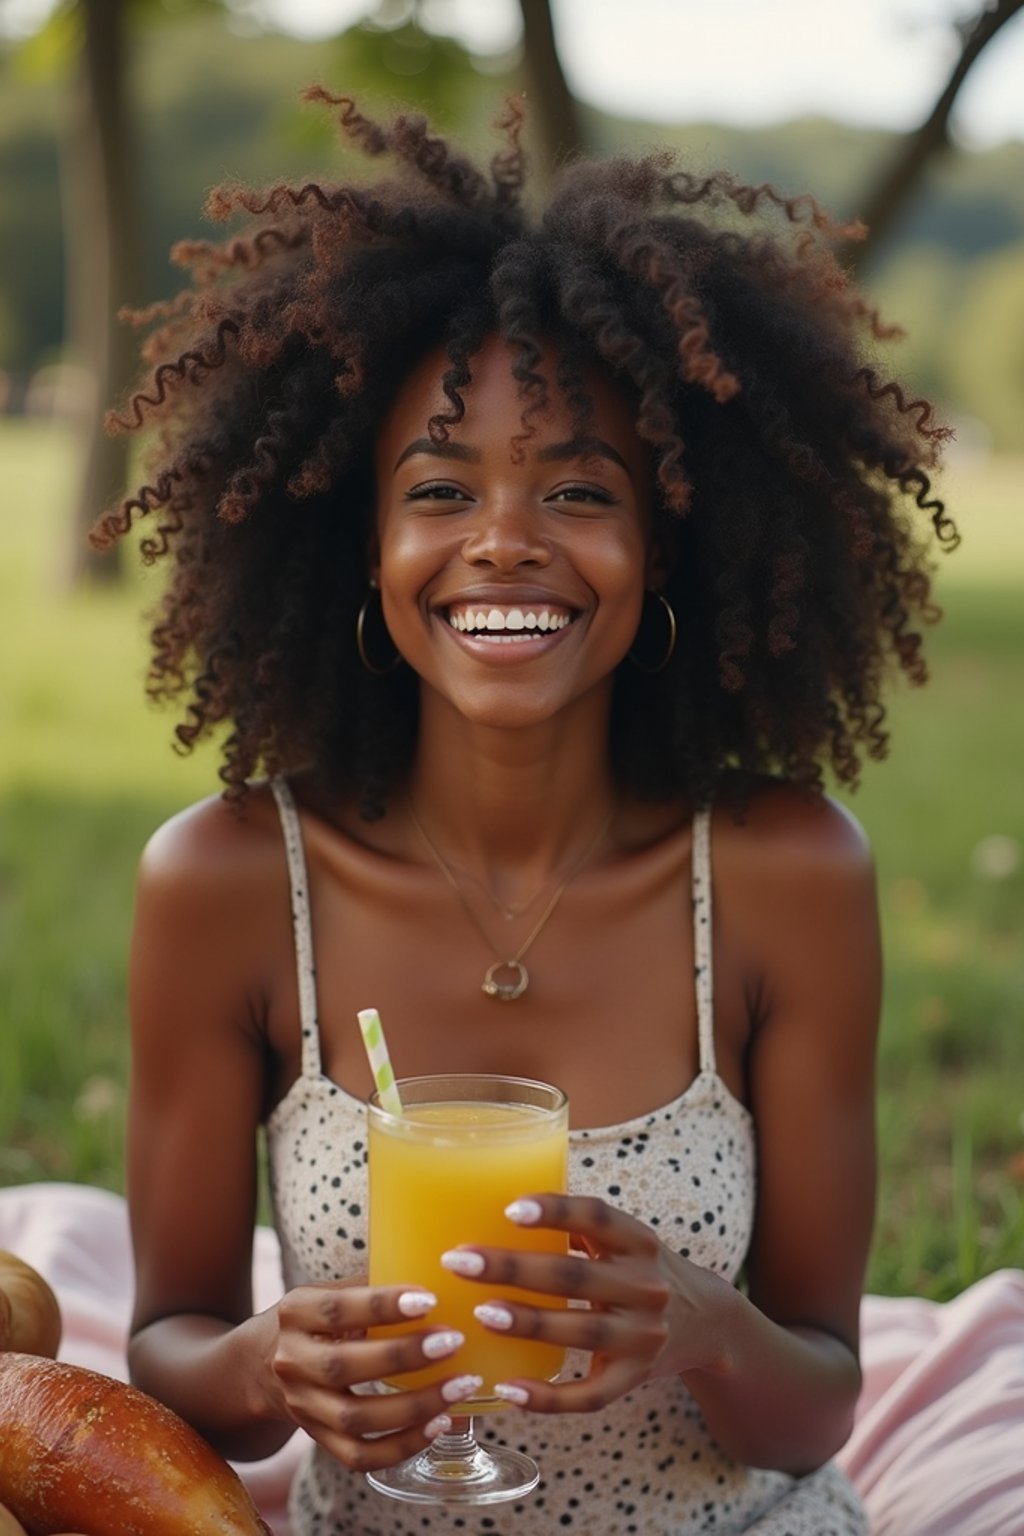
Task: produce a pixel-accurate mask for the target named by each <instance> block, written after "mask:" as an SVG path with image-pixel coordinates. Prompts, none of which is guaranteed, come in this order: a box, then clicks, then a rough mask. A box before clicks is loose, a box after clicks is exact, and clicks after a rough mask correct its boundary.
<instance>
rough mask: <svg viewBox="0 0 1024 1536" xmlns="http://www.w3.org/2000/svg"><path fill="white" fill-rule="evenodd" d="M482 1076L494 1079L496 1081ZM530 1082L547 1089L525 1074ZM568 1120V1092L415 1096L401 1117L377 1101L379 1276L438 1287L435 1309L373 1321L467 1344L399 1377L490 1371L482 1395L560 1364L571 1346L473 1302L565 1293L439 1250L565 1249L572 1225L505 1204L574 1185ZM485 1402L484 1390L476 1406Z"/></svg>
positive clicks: (545, 1300)
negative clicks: (553, 1100)
mask: <svg viewBox="0 0 1024 1536" xmlns="http://www.w3.org/2000/svg"><path fill="white" fill-rule="evenodd" d="M410 1081H413V1080H410ZM418 1081H419V1082H420V1083H428V1082H430V1081H432V1080H430V1079H419V1080H418ZM445 1081H447V1082H450V1081H453V1080H451V1079H448V1080H438V1087H442V1086H443V1082H445ZM480 1081H482V1082H484V1083H485V1085H486V1080H483V1079H481V1080H480ZM497 1081H501V1080H500V1079H498V1080H497ZM506 1081H510V1082H513V1083H514V1082H515V1080H514V1079H512V1080H506ZM405 1086H406V1085H403V1084H401V1083H400V1084H399V1087H400V1088H404V1087H405ZM531 1086H537V1087H540V1086H543V1087H545V1088H546V1085H530V1084H525V1083H524V1084H523V1087H524V1088H528V1087H531ZM548 1091H549V1092H553V1093H557V1090H548ZM567 1122H568V1111H567V1106H566V1105H565V1101H564V1098H562V1099H561V1104H560V1109H559V1112H558V1113H555V1114H552V1113H551V1112H550V1111H549V1110H547V1109H545V1108H544V1107H537V1106H536V1105H534V1104H530V1103H515V1102H511V1103H510V1102H489V1101H486V1100H483V1099H480V1100H466V1099H459V1100H450V1101H447V1102H445V1101H441V1102H434V1103H408V1104H406V1108H405V1113H404V1114H403V1115H402V1116H401V1117H395V1116H389V1115H385V1114H383V1113H382V1112H379V1111H375V1110H373V1109H372V1108H371V1113H370V1119H369V1147H370V1283H371V1285H395V1284H399V1285H409V1286H423V1287H425V1288H426V1289H427V1290H430V1291H433V1292H434V1294H435V1295H436V1296H437V1298H438V1304H437V1306H436V1308H434V1310H433V1311H432V1312H431V1313H430V1315H429V1317H428V1318H426V1319H418V1320H416V1321H415V1322H409V1323H400V1324H396V1325H394V1326H391V1327H388V1328H385V1329H380V1330H374V1331H375V1333H385V1334H387V1333H406V1332H409V1331H411V1330H413V1329H422V1328H424V1327H428V1326H429V1327H431V1328H433V1327H450V1328H457V1329H458V1330H459V1331H460V1332H461V1333H463V1334H464V1335H465V1338H466V1343H465V1345H464V1346H463V1347H462V1348H461V1349H460V1350H459V1351H458V1353H457V1354H455V1355H452V1356H449V1357H448V1358H447V1359H445V1360H442V1361H438V1362H437V1363H431V1364H430V1365H428V1366H426V1367H424V1369H422V1370H419V1371H412V1372H409V1373H408V1374H403V1375H402V1376H400V1377H396V1378H395V1380H394V1382H393V1383H391V1385H393V1386H396V1387H410V1388H411V1387H418V1386H421V1385H425V1384H427V1383H429V1382H434V1381H439V1380H443V1379H444V1378H445V1377H447V1376H452V1375H461V1374H463V1373H473V1374H475V1375H478V1376H482V1377H483V1379H484V1385H483V1388H482V1389H481V1399H486V1398H488V1397H491V1396H492V1394H491V1388H492V1387H493V1385H494V1383H495V1382H497V1381H505V1380H507V1379H508V1378H509V1377H511V1376H537V1377H541V1378H550V1377H552V1376H555V1375H556V1374H557V1373H558V1371H559V1370H560V1368H561V1365H562V1361H563V1354H564V1352H563V1351H562V1350H561V1349H560V1348H557V1347H556V1346H554V1345H551V1344H545V1343H538V1342H536V1341H530V1340H525V1339H516V1338H509V1337H508V1336H507V1335H502V1334H500V1333H495V1332H493V1331H491V1330H489V1329H486V1328H484V1326H483V1324H481V1323H478V1322H477V1320H476V1318H475V1317H474V1316H473V1308H474V1306H476V1305H477V1304H478V1303H479V1302H481V1301H487V1300H490V1299H497V1298H501V1297H505V1298H507V1299H509V1300H515V1299H519V1300H526V1301H527V1302H529V1303H530V1304H532V1305H537V1306H560V1305H564V1303H562V1302H559V1301H558V1300H557V1299H556V1298H553V1297H550V1296H537V1295H533V1294H527V1293H526V1292H524V1291H518V1290H515V1289H513V1288H511V1287H509V1286H500V1285H495V1284H493V1283H491V1282H488V1281H485V1282H480V1281H473V1280H466V1279H464V1278H461V1277H459V1276H457V1275H452V1274H450V1273H449V1272H448V1271H447V1270H446V1269H443V1268H442V1267H441V1263H440V1259H441V1254H442V1253H444V1252H445V1250H446V1249H448V1248H455V1247H458V1246H459V1245H460V1244H464V1243H468V1244H473V1245H475V1244H481V1245H483V1244H487V1245H493V1246H495V1247H499V1248H515V1249H520V1250H533V1251H541V1252H548V1253H565V1252H566V1250H567V1246H568V1238H567V1235H566V1234H565V1233H564V1232H553V1231H550V1230H542V1229H531V1228H528V1227H518V1226H516V1225H515V1224H514V1223H512V1222H510V1221H509V1220H508V1218H507V1217H506V1216H505V1215H504V1210H505V1206H506V1205H508V1204H509V1203H510V1202H511V1201H512V1200H515V1199H517V1198H518V1197H519V1196H522V1195H528V1194H531V1193H534V1194H542V1193H544V1192H546V1191H552V1190H555V1191H562V1190H564V1189H565V1187H566V1176H567V1161H568V1131H567ZM492 1402H493V1397H492ZM480 1406H481V1403H480V1402H479V1401H474V1403H473V1404H472V1407H473V1410H474V1412H476V1411H479V1408H480Z"/></svg>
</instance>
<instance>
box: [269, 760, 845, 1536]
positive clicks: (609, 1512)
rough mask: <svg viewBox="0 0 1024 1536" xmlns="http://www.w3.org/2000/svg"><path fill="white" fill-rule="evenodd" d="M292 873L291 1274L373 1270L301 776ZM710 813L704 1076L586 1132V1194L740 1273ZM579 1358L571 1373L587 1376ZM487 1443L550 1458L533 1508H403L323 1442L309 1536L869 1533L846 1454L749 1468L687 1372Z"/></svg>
mask: <svg viewBox="0 0 1024 1536" xmlns="http://www.w3.org/2000/svg"><path fill="white" fill-rule="evenodd" d="M273 790H274V795H275V798H276V801H277V805H278V809H279V812H280V816H281V824H282V829H283V833H284V841H285V850H286V853H287V858H288V869H289V876H290V880H291V892H292V915H293V921H294V928H295V943H296V954H297V960H298V976H299V1003H300V1016H301V1020H302V1072H301V1076H300V1077H299V1078H298V1079H297V1080H296V1082H295V1083H294V1084H293V1086H292V1088H291V1089H290V1091H289V1092H288V1093H287V1094H286V1096H285V1097H284V1099H282V1101H281V1102H280V1103H279V1104H278V1105H277V1107H276V1108H275V1109H274V1111H273V1113H272V1114H271V1115H270V1117H269V1119H268V1121H267V1126H266V1140H267V1154H268V1167H269V1174H270V1188H271V1199H272V1204H273V1211H274V1221H275V1226H276V1228H277V1232H278V1236H279V1238H280V1242H281V1252H282V1266H283V1271H284V1280H285V1284H286V1285H287V1286H289V1287H291V1286H295V1285H301V1284H307V1283H310V1282H313V1281H318V1280H327V1279H343V1278H345V1277H346V1276H355V1275H359V1274H363V1273H365V1271H366V1262H367V1209H366V1207H367V1172H366V1162H367V1142H366V1113H365V1106H364V1105H363V1103H362V1102H361V1101H360V1100H358V1099H356V1098H354V1097H353V1096H352V1095H351V1094H348V1093H346V1092H345V1090H344V1089H342V1088H339V1087H338V1085H337V1084H336V1083H333V1082H331V1081H330V1079H329V1078H327V1077H325V1076H324V1074H323V1072H322V1070H321V1062H320V1038H319V1026H318V1021H317V1007H316V980H315V970H314V962H313V948H312V934H311V926H310V914H309V900H308V894H307V884H306V873H305V858H304V853H303V846H302V832H301V826H300V822H299V817H298V814H297V811H296V808H295V804H294V801H293V799H292V796H291V793H290V791H289V789H288V786H287V785H286V784H285V783H284V782H283V781H280V780H278V781H275V782H274V784H273ZM709 832H710V817H709V815H708V814H707V813H706V812H698V814H697V815H696V816H695V818H694V823H693V877H692V879H693V916H694V945H695V958H696V989H697V1015H698V1026H699V1035H700V1070H699V1072H698V1075H697V1077H696V1078H695V1079H694V1081H693V1082H692V1083H691V1084H690V1086H689V1088H687V1090H686V1091H685V1092H684V1093H682V1094H680V1095H679V1097H678V1098H676V1099H673V1100H672V1102H671V1103H669V1104H665V1105H664V1106H663V1107H662V1108H660V1109H658V1110H655V1111H654V1112H653V1113H651V1114H648V1115H642V1116H639V1117H637V1118H636V1119H633V1120H628V1121H624V1122H623V1123H622V1124H619V1125H608V1126H599V1127H595V1128H592V1129H574V1130H572V1131H571V1132H570V1150H569V1160H570V1187H571V1188H572V1189H573V1190H574V1191H579V1192H588V1193H596V1194H599V1195H601V1196H603V1197H604V1198H606V1199H608V1200H610V1201H613V1202H615V1203H616V1204H618V1205H621V1206H622V1207H624V1208H625V1209H626V1210H629V1211H631V1212H632V1213H633V1214H634V1215H636V1216H637V1217H639V1218H640V1219H641V1220H642V1221H645V1222H646V1223H647V1224H648V1225H649V1226H651V1227H652V1228H653V1229H654V1230H655V1231H656V1232H657V1233H658V1234H659V1235H660V1236H661V1238H662V1239H663V1241H664V1242H666V1243H667V1244H668V1245H669V1246H670V1247H672V1248H674V1249H676V1250H677V1251H678V1252H680V1253H683V1254H685V1255H686V1256H687V1257H688V1258H690V1259H692V1260H693V1261H694V1262H695V1263H697V1264H702V1265H705V1266H706V1267H708V1268H709V1269H713V1270H716V1271H717V1272H718V1273H719V1274H721V1275H724V1276H725V1277H726V1278H727V1279H729V1280H730V1281H734V1280H735V1278H736V1275H737V1274H738V1272H739V1269H740V1266H741V1264H742V1262H743V1258H744V1255H745V1253H746V1250H747V1245H748V1243H749V1240H750V1233H751V1226H752V1222H753V1211H754V1185H755V1167H754V1135H753V1125H752V1121H751V1117H750V1114H749V1112H748V1111H747V1109H746V1108H745V1107H744V1106H743V1105H742V1104H740V1103H739V1102H738V1100H736V1099H735V1098H734V1097H733V1096H732V1094H731V1093H730V1092H729V1090H728V1088H727V1087H726V1086H725V1084H724V1082H723V1081H722V1079H721V1078H720V1077H719V1076H718V1073H717V1071H716V1070H715V1046H714V1029H713V1015H712V992H711V900H710V894H711V884H710V874H711V865H710V846H709ZM585 1358H586V1357H584V1356H580V1357H576V1358H575V1359H574V1358H573V1356H571V1355H570V1358H569V1366H568V1369H570V1370H571V1369H576V1370H582V1369H585ZM478 1426H479V1428H480V1429H481V1430H482V1432H483V1438H485V1439H493V1440H497V1441H498V1442H499V1443H502V1444H510V1445H513V1446H519V1447H521V1449H522V1450H524V1451H526V1452H527V1453H528V1454H530V1455H533V1456H534V1457H535V1458H536V1460H537V1461H538V1463H539V1465H540V1468H541V1483H540V1486H539V1487H538V1489H537V1490H536V1492H534V1493H533V1494H530V1495H529V1496H528V1497H527V1498H525V1499H524V1500H523V1501H522V1502H521V1503H515V1504H506V1505H496V1506H490V1507H485V1508H482V1509H478V1510H474V1509H472V1508H467V1507H465V1506H448V1507H441V1506H416V1505H403V1504H399V1503H396V1502H395V1501H394V1500H391V1499H387V1498H385V1497H382V1496H381V1495H379V1494H377V1493H375V1492H374V1491H373V1490H372V1489H370V1488H369V1487H368V1486H367V1484H366V1482H365V1479H364V1478H363V1477H362V1475H361V1474H358V1473H353V1472H350V1471H349V1469H348V1468H347V1467H345V1466H343V1465H342V1464H341V1463H340V1462H338V1461H336V1460H335V1459H334V1458H333V1457H332V1456H330V1455H328V1454H327V1452H326V1451H324V1450H323V1449H322V1448H320V1447H319V1446H316V1447H313V1448H312V1450H311V1453H310V1455H309V1457H308V1458H307V1460H306V1461H305V1462H304V1463H303V1465H302V1467H301V1468H300V1470H299V1472H298V1474H297V1476H296V1479H295V1482H294V1485H293V1488H292V1497H291V1517H292V1522H293V1527H294V1532H295V1536H511V1533H512V1532H513V1531H514V1532H515V1533H516V1536H521V1533H523V1532H524V1531H525V1532H528V1533H529V1536H556V1533H557V1536H634V1533H636V1536H696V1533H697V1532H708V1533H714V1536H733V1533H736V1532H749V1533H756V1536H866V1533H867V1530H868V1525H867V1519H866V1517H865V1515H864V1512H863V1509H862V1506H861V1504H860V1502H859V1500H858V1498H857V1496H856V1494H855V1493H854V1491H853V1489H852V1488H851V1486H850V1485H849V1483H848V1482H847V1481H846V1479H845V1478H844V1477H843V1475H842V1474H841V1473H840V1472H839V1470H838V1468H837V1467H835V1465H834V1464H832V1463H829V1464H828V1465H826V1466H825V1467H822V1468H820V1469H819V1470H818V1471H817V1472H814V1473H812V1474H811V1475H810V1476H808V1477H804V1478H794V1477H791V1476H788V1475H787V1474H785V1473H782V1472H770V1471H764V1470H761V1469H758V1468H750V1467H745V1466H743V1465H741V1464H739V1463H738V1462H736V1461H734V1460H732V1458H731V1457H729V1456H727V1455H726V1454H725V1453H724V1452H723V1451H722V1450H720V1449H719V1447H718V1446H717V1444H716V1443H715V1441H714V1440H713V1439H712V1437H711V1435H710V1433H709V1431H708V1429H707V1427H706V1425H705V1423H704V1421H703V1418H702V1417H701V1413H700V1410H699V1409H698V1407H697V1405H696V1403H695V1402H694V1400H693V1398H692V1397H691V1395H690V1393H689V1392H688V1391H687V1389H686V1387H685V1386H684V1385H683V1383H682V1382H681V1381H680V1380H679V1379H678V1378H677V1377H671V1378H663V1379H660V1380H658V1381H654V1382H649V1383H647V1384H645V1385H644V1386H642V1387H640V1388H638V1389H637V1390H636V1391H634V1392H631V1393H629V1394H628V1395H627V1396H625V1397H623V1398H620V1399H619V1400H618V1401H617V1402H615V1403H613V1404H611V1406H610V1407H608V1408H607V1409H605V1410H604V1411H603V1412H602V1413H601V1414H599V1415H597V1414H565V1415H557V1416H555V1415H552V1416H546V1415H545V1416H541V1415H535V1416H534V1415H530V1414H516V1413H493V1414H491V1413H489V1414H488V1415H487V1416H486V1419H481V1420H478Z"/></svg>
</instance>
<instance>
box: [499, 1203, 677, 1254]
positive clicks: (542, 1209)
mask: <svg viewBox="0 0 1024 1536" xmlns="http://www.w3.org/2000/svg"><path fill="white" fill-rule="evenodd" d="M505 1215H506V1216H507V1217H508V1219H509V1221H512V1222H514V1223H515V1224H516V1226H520V1227H551V1228H553V1229H554V1230H555V1231H558V1232H569V1233H571V1234H572V1235H573V1237H574V1238H580V1237H582V1238H585V1239H587V1240H588V1245H589V1246H590V1247H591V1248H596V1249H597V1250H599V1251H600V1252H602V1253H609V1254H612V1253H621V1254H627V1253H648V1254H649V1253H654V1252H655V1251H656V1250H657V1248H658V1247H659V1240H658V1238H657V1236H656V1235H655V1233H654V1232H652V1231H651V1229H650V1227H646V1226H644V1224H643V1222H642V1221H638V1220H637V1219H636V1217H635V1216H630V1215H629V1213H628V1212H627V1211H622V1210H620V1209H619V1208H618V1206H615V1205H609V1204H608V1203H607V1202H606V1201H604V1200H601V1199H599V1198H598V1197H597V1196H596V1195H527V1196H524V1197H523V1198H522V1199H521V1200H513V1202H512V1204H511V1205H509V1206H506V1207H505Z"/></svg>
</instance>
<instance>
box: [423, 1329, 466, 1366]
mask: <svg viewBox="0 0 1024 1536" xmlns="http://www.w3.org/2000/svg"><path fill="white" fill-rule="evenodd" d="M465 1342H466V1336H465V1334H462V1333H458V1332H456V1330H455V1329H454V1328H444V1329H442V1330H441V1332H440V1333H428V1334H427V1336H426V1338H425V1339H424V1340H423V1353H424V1354H425V1355H426V1357H427V1359H428V1360H442V1359H443V1358H444V1356H445V1355H453V1354H454V1353H455V1351H456V1350H457V1349H461V1348H462V1346H463V1344H465Z"/></svg>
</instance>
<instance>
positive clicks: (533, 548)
mask: <svg viewBox="0 0 1024 1536" xmlns="http://www.w3.org/2000/svg"><path fill="white" fill-rule="evenodd" d="M462 557H463V559H464V560H466V561H467V563H468V564H470V565H491V566H494V567H495V568H496V569H498V570H515V569H516V568H517V567H519V566H522V565H529V566H536V565H547V563H548V561H549V560H550V559H551V550H550V547H549V545H548V542H547V540H546V538H545V537H544V528H543V514H542V513H541V512H540V511H539V510H538V509H537V508H534V507H531V506H530V505H529V504H528V503H527V502H525V501H523V500H522V499H521V498H516V497H509V498H508V499H502V500H501V501H493V502H490V503H486V504H484V505H483V506H481V507H480V508H479V509H478V510H477V512H476V514H475V516H474V518H473V522H472V526H471V528H470V529H469V530H468V533H467V536H466V540H465V543H464V544H463V546H462Z"/></svg>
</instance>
